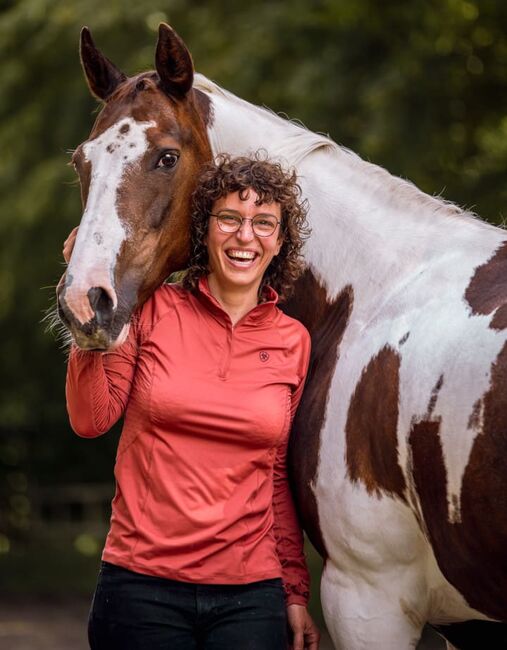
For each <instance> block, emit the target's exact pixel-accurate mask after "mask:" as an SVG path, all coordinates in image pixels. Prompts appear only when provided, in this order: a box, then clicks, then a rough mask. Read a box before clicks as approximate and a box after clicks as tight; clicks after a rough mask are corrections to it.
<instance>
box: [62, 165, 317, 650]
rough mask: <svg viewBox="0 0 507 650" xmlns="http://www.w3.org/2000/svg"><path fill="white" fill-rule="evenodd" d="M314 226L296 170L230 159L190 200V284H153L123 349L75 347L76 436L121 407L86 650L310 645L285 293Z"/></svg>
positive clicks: (70, 391) (294, 342) (295, 374)
mask: <svg viewBox="0 0 507 650" xmlns="http://www.w3.org/2000/svg"><path fill="white" fill-rule="evenodd" d="M307 234H308V230H307V225H306V204H305V203H303V202H301V200H300V189H299V187H298V185H297V182H296V176H295V174H294V173H286V172H284V171H283V169H282V168H281V166H280V165H278V164H275V163H272V162H270V161H268V160H266V159H263V158H262V156H260V155H256V156H254V157H252V158H230V157H228V156H221V157H219V158H218V160H217V163H216V164H210V165H208V166H207V167H206V168H205V169H204V171H203V172H202V174H201V175H200V177H199V179H198V184H197V189H196V191H195V192H194V195H193V198H192V220H191V239H192V258H191V261H192V263H191V267H190V269H189V271H188V273H187V275H186V276H185V278H184V280H183V283H182V284H177V283H176V284H165V285H162V286H160V287H159V288H158V289H156V291H155V292H154V294H153V295H152V296H151V297H150V298H149V299H148V300H147V301H146V303H145V304H144V306H143V307H142V308H141V309H140V310H138V311H137V312H136V313H135V317H134V318H133V320H132V326H131V327H130V330H129V332H128V335H127V340H126V341H125V342H124V343H123V344H121V345H120V346H118V348H117V349H116V350H114V351H112V352H108V353H107V354H102V353H100V352H96V351H87V352H83V351H80V350H77V348H76V347H74V348H73V349H72V351H71V354H70V358H69V366H68V376H67V406H68V411H69V417H70V420H71V424H72V427H73V428H74V430H75V431H76V433H78V434H79V435H81V436H85V437H95V436H98V435H101V434H102V433H105V432H106V431H107V430H108V429H109V428H110V427H111V426H112V425H113V424H114V422H116V420H117V419H118V418H119V417H120V416H121V415H123V414H125V423H124V427H123V431H122V435H121V439H120V445H119V449H118V454H117V460H116V467H115V478H116V483H117V491H116V496H115V498H114V500H113V515H112V518H111V529H110V532H109V535H108V537H107V541H106V546H105V549H104V553H103V556H102V558H103V564H102V569H101V572H100V576H99V582H98V586H97V591H96V594H95V598H94V603H93V607H92V612H91V616H90V627H89V631H90V644H91V647H92V649H93V650H102V649H105V648H107V650H111V649H113V650H114V649H116V648H118V649H120V648H121V649H123V648H127V647H134V646H135V647H136V648H153V647H155V646H156V647H171V648H175V649H178V648H181V649H183V648H184V649H185V650H188V649H193V648H195V649H197V648H199V649H200V650H206V649H209V650H211V649H212V648H221V649H223V650H233V649H234V650H235V649H236V648H245V647H249V648H251V649H252V650H286V647H287V631H286V625H287V622H288V623H289V626H290V628H291V629H292V632H293V636H294V643H293V647H294V648H295V649H296V650H303V648H307V650H317V648H318V640H319V633H318V631H317V629H316V628H315V626H314V624H313V621H312V619H311V618H310V616H309V614H308V612H307V609H306V605H307V602H308V597H309V575H308V571H307V568H306V564H305V559H304V554H303V536H302V532H301V529H300V526H299V524H298V520H297V517H296V513H295V509H294V504H293V500H292V495H291V493H290V489H289V483H288V477H287V444H288V438H289V431H290V427H291V423H292V420H293V418H294V414H295V412H296V408H297V406H298V404H299V401H300V399H301V395H302V392H303V387H304V383H305V378H306V373H307V370H308V364H309V357H310V337H309V334H308V332H307V331H306V329H305V328H304V327H303V325H302V324H301V323H299V322H298V321H296V320H294V319H292V318H290V317H288V316H287V315H285V314H284V313H283V312H282V311H281V310H280V309H279V308H278V307H277V304H276V303H277V301H278V299H279V294H278V293H277V291H278V292H280V294H281V295H283V297H284V298H285V297H287V295H288V294H289V293H290V290H291V289H292V285H293V283H294V281H295V279H296V278H297V276H298V275H299V274H300V273H301V271H302V257H301V248H302V244H303V240H304V237H305V236H306V235H307ZM70 248H71V247H70V246H67V254H69V252H70V250H69V249H70ZM196 604H197V608H196Z"/></svg>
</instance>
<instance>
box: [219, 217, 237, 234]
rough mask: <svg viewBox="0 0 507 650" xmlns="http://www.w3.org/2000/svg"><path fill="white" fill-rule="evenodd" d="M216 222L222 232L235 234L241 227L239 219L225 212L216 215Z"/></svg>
mask: <svg viewBox="0 0 507 650" xmlns="http://www.w3.org/2000/svg"><path fill="white" fill-rule="evenodd" d="M217 221H218V225H219V226H220V229H221V230H223V231H224V232H236V230H238V229H239V227H240V226H241V217H239V216H238V215H236V214H229V213H227V212H220V213H219V214H217Z"/></svg>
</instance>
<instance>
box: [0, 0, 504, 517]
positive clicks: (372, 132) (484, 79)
mask: <svg viewBox="0 0 507 650" xmlns="http://www.w3.org/2000/svg"><path fill="white" fill-rule="evenodd" d="M0 12H1V13H0V55H1V58H2V66H1V68H0V85H1V88H2V93H1V94H0V150H1V151H2V154H3V155H2V157H1V158H0V212H1V214H2V218H1V220H0V235H1V240H2V247H1V253H0V354H1V358H2V369H3V372H2V376H1V378H0V386H1V390H0V467H2V466H3V473H2V475H1V476H0V481H3V483H1V485H0V487H4V488H6V490H5V494H7V493H9V494H11V493H14V492H15V493H16V494H18V493H21V492H23V490H26V480H25V479H23V478H20V476H21V477H23V476H25V477H26V473H27V472H30V475H31V476H32V477H35V478H36V479H37V480H38V481H40V482H43V483H55V482H65V481H76V480H99V479H101V478H104V477H110V465H111V459H112V455H113V453H114V447H115V443H116V438H115V436H105V437H104V439H103V440H100V441H97V442H95V443H93V444H91V443H89V442H88V441H82V440H79V439H77V438H75V437H74V436H73V435H72V434H71V433H70V430H69V427H68V424H67V421H66V415H65V409H64V397H63V386H64V371H65V355H64V354H63V353H61V352H60V351H59V350H58V344H57V343H55V341H54V339H53V338H52V337H51V336H49V335H47V334H45V333H44V328H43V326H42V325H41V324H40V319H41V318H42V315H43V312H44V310H45V309H46V308H47V306H48V304H49V300H50V297H51V296H52V295H53V293H54V291H53V289H52V288H49V289H48V288H47V287H52V286H54V285H55V284H56V282H57V281H58V278H59V275H60V273H61V271H62V266H61V246H62V242H63V240H64V239H65V236H66V234H67V233H68V232H69V230H70V229H71V228H72V227H73V226H74V225H75V224H77V223H78V221H79V218H80V215H81V208H80V201H79V191H78V188H77V186H76V182H75V179H74V175H73V172H72V170H71V169H69V168H68V166H66V163H67V162H68V159H69V156H68V150H69V149H70V148H72V147H75V146H76V145H77V144H78V143H79V142H81V141H82V140H83V139H84V138H86V136H87V134H88V132H89V130H90V128H91V125H92V121H93V112H94V111H95V107H96V103H95V101H94V100H93V99H92V98H91V97H90V95H89V93H88V90H87V88H86V84H85V82H84V80H83V77H82V73H81V70H80V66H79V60H78V50H77V48H78V35H79V30H80V28H81V26H82V25H84V24H87V25H89V26H90V27H91V28H92V30H93V34H94V37H95V39H96V41H97V43H98V44H99V46H100V47H101V48H102V49H103V50H104V51H105V52H106V53H107V55H108V56H109V57H110V58H111V59H113V60H114V61H115V62H116V63H117V64H118V65H119V66H120V67H122V68H123V69H124V70H125V71H126V72H127V73H130V74H132V73H134V72H137V71H139V70H141V69H144V68H149V67H151V66H152V61H153V51H154V45H155V40H156V30H157V27H158V24H159V22H160V21H162V20H165V21H168V22H170V23H171V24H172V25H173V26H174V27H175V28H176V29H177V30H178V32H179V33H180V34H181V35H182V36H183V38H184V39H185V40H186V42H187V43H188V45H189V47H190V49H191V51H192V52H193V55H194V60H195V63H196V67H197V69H198V70H199V71H201V72H203V73H204V74H206V75H208V76H209V77H211V78H213V79H214V80H216V81H217V82H219V83H220V84H222V85H223V86H224V87H226V88H228V89H230V90H232V91H233V92H235V93H237V94H238V95H240V96H242V97H243V98H245V99H247V100H249V101H252V102H254V103H258V104H265V105H267V106H270V107H271V108H273V109H274V110H277V111H283V112H284V113H287V114H288V115H289V116H291V117H295V118H299V119H301V120H302V121H303V122H304V123H305V124H306V125H307V126H308V127H309V128H311V129H313V130H315V131H325V132H328V133H329V134H330V135H331V137H333V138H334V139H335V140H336V141H337V142H340V143H341V144H344V145H345V146H347V147H350V148H352V149H353V150H355V151H356V152H357V153H359V154H360V155H362V156H363V157H365V158H367V159H370V160H372V161H374V162H377V163H379V164H381V165H383V166H385V167H386V168H387V169H389V170H390V171H391V172H393V173H395V174H399V175H402V176H404V177H407V178H410V179H411V180H413V181H414V182H416V183H417V184H418V185H419V186H420V187H421V188H422V189H424V190H425V191H427V192H429V193H439V192H442V193H443V194H444V195H445V197H446V198H448V199H452V200H454V201H456V202H458V203H460V204H464V205H467V206H472V207H473V208H474V209H476V210H477V212H478V213H479V214H482V215H483V216H485V217H487V218H489V219H490V220H493V221H500V220H502V219H503V210H504V205H505V202H506V198H507V186H506V184H505V183H504V182H503V181H504V170H505V167H506V163H507V115H506V113H505V108H504V107H505V96H506V94H507V93H506V90H507V31H506V30H505V26H506V25H507V5H506V4H505V3H499V2H497V1H495V0H481V2H479V1H478V0H438V1H437V0H430V1H427V0H425V1H423V0H412V2H410V3H407V2H401V1H400V0H393V1H392V2H389V3H384V4H382V5H379V4H378V3H377V2H375V1H374V0H340V1H338V0H314V1H313V2H307V1H304V0H293V2H291V3H287V2H284V1H282V0H269V1H268V0H266V1H264V2H259V1H253V2H250V3H248V4H247V3H245V4H238V3H236V2H232V1H231V0H207V2H206V3H201V2H197V0H166V1H164V2H159V1H155V0H138V1H137V2H135V3H132V2H130V1H128V0H111V1H110V2H107V3H106V2H102V1H99V0H90V1H89V2H87V3H75V2H70V1H69V0H18V1H17V2H4V3H3V4H2V8H1V9H0ZM2 476H3V477H4V478H3V479H2ZM8 477H10V478H8ZM13 477H14V478H13ZM13 486H14V487H13ZM16 486H17V487H16ZM20 486H21V488H22V489H21V488H20ZM23 486H24V487H23ZM16 490H17V492H16ZM20 490H21V492H20ZM13 491H14V492H13ZM15 503H17V504H18V506H19V507H18V506H17V507H18V510H19V509H20V508H21V510H20V512H21V514H19V513H18V514H19V517H18V518H17V519H16V518H15V520H16V521H18V523H19V522H20V521H25V523H26V516H27V515H26V503H25V502H24V501H23V500H22V499H21V500H19V499H18V501H16V502H15ZM19 504H22V505H19ZM23 504H24V505H23ZM1 505H2V504H0V507H1ZM3 505H4V509H5V507H6V506H7V502H4V504H3ZM23 513H25V514H23ZM20 525H22V524H20Z"/></svg>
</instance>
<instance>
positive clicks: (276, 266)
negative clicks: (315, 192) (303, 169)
mask: <svg viewBox="0 0 507 650" xmlns="http://www.w3.org/2000/svg"><path fill="white" fill-rule="evenodd" d="M192 207H193V212H192V222H191V232H192V257H191V261H190V268H189V270H188V272H187V274H186V276H185V278H184V280H183V284H184V286H185V287H186V288H187V289H189V290H195V288H196V287H197V283H198V280H199V278H200V277H201V276H202V275H204V274H207V273H208V272H209V267H211V270H212V273H211V275H210V278H209V280H210V283H214V282H215V280H216V278H217V274H219V275H220V276H221V278H222V279H223V280H224V281H225V282H226V284H227V280H228V279H229V281H232V284H233V285H234V284H238V286H243V287H244V288H246V287H255V289H256V294H255V295H258V296H259V299H260V300H262V290H263V287H265V286H268V285H269V286H271V287H272V288H273V289H275V291H277V293H278V295H279V298H280V300H285V299H286V298H288V297H289V296H290V294H291V293H292V291H293V287H294V283H295V281H296V279H297V278H298V277H299V275H300V274H301V271H302V268H303V266H302V264H303V262H302V255H301V250H302V247H303V243H304V240H305V239H306V237H307V236H308V235H309V228H308V224H307V221H306V212H307V208H308V206H307V202H306V201H302V200H301V191H300V188H299V185H298V184H297V182H296V174H295V172H293V173H291V174H288V173H286V172H285V171H284V170H283V168H282V167H281V166H280V165H279V164H277V163H274V162H270V161H268V160H267V159H266V158H265V156H263V154H262V152H258V153H257V154H256V155H255V156H253V157H252V158H248V157H238V158H234V159H231V157H230V156H227V155H225V154H222V155H220V156H218V158H217V161H216V165H209V166H207V167H206V168H205V169H204V170H203V172H202V174H201V176H200V182H199V185H198V187H197V189H196V191H195V192H194V196H193V206H192ZM210 217H211V218H210Z"/></svg>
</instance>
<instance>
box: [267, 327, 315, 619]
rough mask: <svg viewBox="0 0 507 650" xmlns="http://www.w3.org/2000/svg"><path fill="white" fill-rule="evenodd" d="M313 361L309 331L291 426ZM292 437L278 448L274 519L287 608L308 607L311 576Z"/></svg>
mask: <svg viewBox="0 0 507 650" xmlns="http://www.w3.org/2000/svg"><path fill="white" fill-rule="evenodd" d="M309 357H310V337H309V334H308V332H307V331H306V330H305V337H304V343H303V353H302V368H301V370H302V376H301V380H300V383H299V384H298V386H297V388H296V390H295V391H294V392H293V393H292V397H291V404H290V423H291V425H292V421H293V419H294V415H295V413H296V409H297V407H298V404H299V402H300V400H301V395H302V393H303V388H304V384H305V379H306V373H307V370H308V363H309ZM287 448H288V436H287V439H286V440H285V441H284V443H283V445H281V446H280V447H279V448H278V451H277V455H276V459H275V466H274V475H273V483H274V484H273V515H274V532H275V537H276V550H277V553H278V558H279V560H280V563H281V565H282V581H283V585H284V590H285V600H286V603H287V605H293V604H297V605H305V606H306V605H307V604H308V600H309V598H310V575H309V572H308V568H307V566H306V560H305V555H304V549H303V544H304V540H303V531H302V529H301V525H300V524H299V521H298V517H297V514H296V509H295V506H294V501H293V498H292V493H291V489H290V485H289V478H288V473H287Z"/></svg>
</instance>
